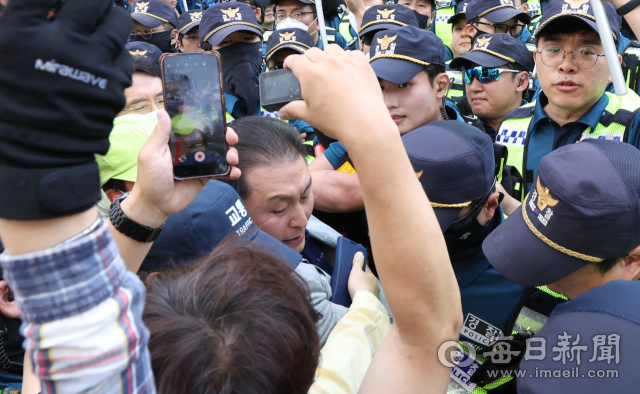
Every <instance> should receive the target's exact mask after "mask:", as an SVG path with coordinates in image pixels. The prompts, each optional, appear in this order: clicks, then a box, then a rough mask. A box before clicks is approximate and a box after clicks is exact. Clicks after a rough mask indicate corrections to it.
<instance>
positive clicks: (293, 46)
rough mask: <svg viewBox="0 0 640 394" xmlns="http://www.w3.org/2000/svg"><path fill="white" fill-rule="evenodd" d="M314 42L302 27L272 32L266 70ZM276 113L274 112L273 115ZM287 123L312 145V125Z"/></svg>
mask: <svg viewBox="0 0 640 394" xmlns="http://www.w3.org/2000/svg"><path fill="white" fill-rule="evenodd" d="M314 45H315V43H314V42H313V38H311V35H310V34H309V33H308V32H307V31H306V30H303V29H297V28H293V29H282V30H278V31H276V32H274V33H273V34H272V35H271V37H269V42H268V43H267V52H266V56H265V58H264V60H265V61H266V62H267V67H268V72H269V71H276V70H282V69H284V65H283V64H284V60H285V59H286V58H287V57H288V56H289V55H297V54H303V53H305V52H306V51H307V50H309V49H311V48H313V47H314ZM276 115H277V113H274V117H275V116H276ZM288 123H289V124H290V125H292V126H294V127H295V128H296V129H297V130H298V131H299V132H300V133H306V136H305V139H306V140H307V141H308V142H305V144H306V145H311V146H313V143H312V142H311V141H312V140H313V138H314V137H315V133H314V130H313V127H311V126H310V125H309V124H308V123H307V122H305V121H302V120H300V119H294V120H290V121H288ZM305 159H306V160H307V162H311V161H312V160H313V158H312V157H310V156H307V157H305Z"/></svg>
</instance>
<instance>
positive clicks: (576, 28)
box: [535, 18, 620, 49]
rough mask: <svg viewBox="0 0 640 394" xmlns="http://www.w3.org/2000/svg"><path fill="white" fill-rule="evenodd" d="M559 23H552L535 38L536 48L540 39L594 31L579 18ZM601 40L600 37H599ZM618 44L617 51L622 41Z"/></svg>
mask: <svg viewBox="0 0 640 394" xmlns="http://www.w3.org/2000/svg"><path fill="white" fill-rule="evenodd" d="M558 22H559V21H554V22H551V23H550V24H549V25H547V26H546V27H545V28H544V30H542V31H541V32H540V33H538V34H536V36H535V43H536V48H537V47H538V42H539V41H540V38H542V37H545V36H549V35H552V34H573V33H577V32H581V31H584V30H587V31H593V29H592V28H591V27H590V26H589V25H588V24H587V23H586V22H583V21H581V20H580V19H579V18H563V19H562V20H561V22H562V23H558ZM598 39H600V37H598ZM614 42H615V43H616V49H618V47H619V46H620V40H614Z"/></svg>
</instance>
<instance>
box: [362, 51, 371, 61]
mask: <svg viewBox="0 0 640 394" xmlns="http://www.w3.org/2000/svg"><path fill="white" fill-rule="evenodd" d="M364 57H366V58H367V61H369V59H371V52H367V53H365V54H364Z"/></svg>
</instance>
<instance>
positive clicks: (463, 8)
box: [461, 3, 469, 14]
mask: <svg viewBox="0 0 640 394" xmlns="http://www.w3.org/2000/svg"><path fill="white" fill-rule="evenodd" d="M468 5H469V3H464V4H463V5H462V12H461V14H466V13H467V6H468Z"/></svg>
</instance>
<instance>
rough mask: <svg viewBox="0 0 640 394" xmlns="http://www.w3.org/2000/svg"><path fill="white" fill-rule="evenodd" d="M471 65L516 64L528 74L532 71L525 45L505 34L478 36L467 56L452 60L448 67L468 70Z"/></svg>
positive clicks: (529, 53)
mask: <svg viewBox="0 0 640 394" xmlns="http://www.w3.org/2000/svg"><path fill="white" fill-rule="evenodd" d="M471 63H475V64H478V65H480V66H485V67H499V66H502V65H505V64H508V63H517V64H519V65H521V66H522V67H524V69H525V70H527V71H528V72H532V71H533V56H532V55H531V52H529V49H527V46H526V45H525V43H524V42H522V41H520V40H518V39H517V38H513V37H511V36H510V35H509V34H505V33H496V34H481V35H479V36H478V37H476V39H475V42H474V44H473V48H472V49H471V50H470V51H469V52H468V53H467V54H465V55H462V56H459V57H457V58H455V59H453V60H452V61H451V63H449V67H451V68H452V69H455V68H461V67H465V68H468V67H469V64H471Z"/></svg>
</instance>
